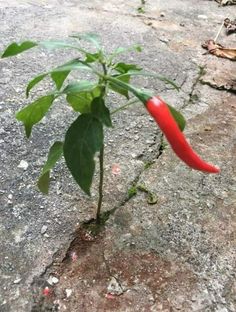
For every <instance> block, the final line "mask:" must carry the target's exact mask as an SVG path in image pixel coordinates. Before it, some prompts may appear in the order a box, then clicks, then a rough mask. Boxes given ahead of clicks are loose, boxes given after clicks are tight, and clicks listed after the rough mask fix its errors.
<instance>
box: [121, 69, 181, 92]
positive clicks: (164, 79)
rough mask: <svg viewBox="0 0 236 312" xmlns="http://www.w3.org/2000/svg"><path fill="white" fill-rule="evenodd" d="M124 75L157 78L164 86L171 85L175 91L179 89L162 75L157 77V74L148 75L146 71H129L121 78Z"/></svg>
mask: <svg viewBox="0 0 236 312" xmlns="http://www.w3.org/2000/svg"><path fill="white" fill-rule="evenodd" d="M126 75H129V76H145V77H153V78H157V79H159V80H161V81H163V82H165V83H166V84H169V85H171V86H172V87H174V89H176V90H177V91H179V90H180V87H178V86H177V85H176V84H175V83H174V82H173V81H172V80H170V79H168V78H166V77H164V76H162V75H159V74H155V73H150V72H147V71H137V70H136V71H132V70H130V71H129V72H128V73H127V74H123V75H122V76H126Z"/></svg>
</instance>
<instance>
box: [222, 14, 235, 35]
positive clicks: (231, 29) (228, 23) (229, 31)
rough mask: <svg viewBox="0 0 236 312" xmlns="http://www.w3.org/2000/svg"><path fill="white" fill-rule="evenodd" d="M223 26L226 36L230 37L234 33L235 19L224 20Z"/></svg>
mask: <svg viewBox="0 0 236 312" xmlns="http://www.w3.org/2000/svg"><path fill="white" fill-rule="evenodd" d="M224 26H225V27H226V34H227V35H231V34H232V33H234V32H236V19H235V20H234V21H231V20H230V19H229V18H226V19H225V20H224Z"/></svg>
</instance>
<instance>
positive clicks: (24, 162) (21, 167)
mask: <svg viewBox="0 0 236 312" xmlns="http://www.w3.org/2000/svg"><path fill="white" fill-rule="evenodd" d="M28 166H29V164H28V163H27V161H25V160H21V161H20V163H19V165H18V166H17V167H18V168H20V169H24V170H26V169H27V168H28Z"/></svg>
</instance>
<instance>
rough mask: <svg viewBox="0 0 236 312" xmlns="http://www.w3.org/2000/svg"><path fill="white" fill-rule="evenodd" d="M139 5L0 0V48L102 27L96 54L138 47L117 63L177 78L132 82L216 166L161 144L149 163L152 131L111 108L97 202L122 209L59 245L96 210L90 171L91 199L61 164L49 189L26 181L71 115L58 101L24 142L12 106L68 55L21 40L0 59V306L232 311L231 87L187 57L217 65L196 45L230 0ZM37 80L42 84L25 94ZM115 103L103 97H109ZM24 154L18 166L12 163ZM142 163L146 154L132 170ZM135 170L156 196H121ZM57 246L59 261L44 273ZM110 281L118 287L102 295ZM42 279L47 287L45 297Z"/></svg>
mask: <svg viewBox="0 0 236 312" xmlns="http://www.w3.org/2000/svg"><path fill="white" fill-rule="evenodd" d="M139 5H140V1H138V0H136V1H132V2H127V1H123V0H120V1H117V0H116V1H115V0H111V1H98V0H91V1H89V2H84V1H75V0H64V1H60V0H52V1H41V0H31V1H26V0H20V1H15V0H11V1H8V2H6V1H2V0H0V29H1V38H0V50H2V49H3V48H4V46H6V45H7V44H8V43H9V42H10V41H13V40H14V41H19V40H23V39H35V40H41V39H48V38H55V37H56V38H63V37H65V36H67V35H68V34H71V33H72V32H73V31H96V32H98V33H100V34H101V36H102V38H103V44H104V47H106V48H107V49H108V50H112V49H113V48H115V47H117V46H120V45H122V46H128V45H131V44H134V43H140V44H141V45H143V46H144V47H145V49H144V51H143V53H141V54H138V55H137V56H136V55H134V54H131V55H130V56H126V60H127V61H130V62H132V61H134V60H135V61H136V60H137V62H140V64H141V65H142V66H143V67H144V68H146V69H148V70H151V71H154V72H158V73H162V74H163V75H166V76H168V77H170V78H172V79H175V80H176V82H177V83H178V84H180V85H182V89H181V91H180V92H179V93H176V92H175V91H173V90H169V89H168V88H167V87H166V86H165V85H163V84H162V83H161V82H158V81H156V80H153V79H143V78H142V79H140V78H139V79H137V80H136V82H137V84H140V85H142V86H144V87H147V88H149V89H154V90H157V93H158V94H160V95H161V96H163V97H164V98H165V99H166V100H167V101H168V102H170V103H171V104H172V105H174V106H175V107H177V108H180V109H181V110H182V112H183V113H184V115H185V116H186V117H187V119H188V126H187V129H186V131H185V132H186V135H187V136H188V138H189V139H190V141H191V143H192V144H193V146H194V147H195V148H196V150H197V151H198V152H199V153H200V154H201V155H202V157H203V158H204V159H206V160H208V161H211V162H212V163H214V164H217V165H218V166H220V168H221V173H220V175H204V174H202V173H199V172H193V171H192V170H190V169H188V168H186V167H185V166H184V165H183V164H182V163H181V162H180V161H179V160H178V159H177V158H176V157H175V155H173V153H172V151H171V150H170V148H169V147H167V148H166V149H165V150H164V152H163V154H162V155H161V156H160V157H159V158H158V159H156V156H157V155H158V153H159V151H158V148H159V143H160V132H159V131H158V130H157V128H156V125H155V124H154V122H152V121H151V120H150V118H149V116H148V115H147V114H146V112H145V110H144V108H143V107H142V106H140V105H137V106H134V107H133V108H132V109H129V110H127V111H124V112H122V113H119V114H117V115H116V116H115V117H114V125H115V128H114V129H113V130H112V131H109V132H108V133H107V137H106V150H107V151H106V183H105V197H104V200H105V202H104V209H112V208H114V207H119V206H120V207H119V209H117V210H116V212H115V214H114V215H113V216H112V217H110V220H109V222H108V224H107V226H106V228H105V230H104V231H103V232H102V233H100V234H99V235H98V237H97V238H95V239H93V238H92V237H90V236H88V235H87V233H83V231H82V230H79V231H78V232H76V233H77V239H76V240H75V241H74V243H73V244H72V245H71V246H70V248H69V250H68V252H67V248H68V247H69V245H70V242H71V239H72V236H73V235H72V234H73V233H74V231H75V230H76V228H77V227H78V225H79V223H80V222H82V221H84V220H88V219H90V218H92V217H93V216H94V212H95V207H96V181H97V178H96V179H95V185H94V188H93V196H92V200H89V199H87V197H86V196H84V195H83V194H82V193H81V192H80V191H79V190H78V188H77V186H76V185H75V183H74V182H73V180H72V179H71V177H70V176H69V174H68V172H67V170H66V168H65V166H64V165H63V164H62V163H60V164H59V165H58V167H57V168H56V170H55V171H54V173H53V181H52V187H51V194H50V196H48V197H45V196H43V195H41V194H39V193H38V191H37V190H36V187H35V181H36V179H37V176H38V174H39V173H40V170H41V166H42V164H43V162H44V160H45V158H46V153H47V151H48V149H49V146H50V144H51V143H52V142H53V141H54V140H56V139H57V140H58V139H61V138H62V137H63V134H64V131H63V127H62V126H65V125H67V124H68V123H69V121H71V120H73V118H74V117H75V116H74V114H73V113H72V112H71V110H70V109H68V108H67V107H66V106H65V105H63V103H57V104H58V105H55V106H54V108H53V110H52V111H51V112H50V114H49V116H48V117H47V119H46V120H44V122H43V123H42V124H41V125H38V126H36V127H35V129H34V130H33V135H32V138H31V139H30V140H29V141H26V140H25V139H24V134H23V129H22V127H21V126H20V125H19V124H18V123H17V122H16V121H15V119H14V113H15V112H16V111H17V110H18V109H19V108H20V107H22V106H23V105H24V104H25V96H24V87H25V84H26V83H27V82H28V81H29V80H30V79H31V78H32V77H33V75H34V74H36V73H38V72H44V71H46V70H47V69H49V68H51V67H52V66H55V65H56V64H60V63H63V62H65V61H66V60H68V59H69V58H70V57H72V55H68V52H67V51H60V52H58V54H57V56H56V57H55V56H53V54H52V53H47V52H46V51H42V50H35V51H34V50H32V52H26V53H25V54H22V55H21V56H19V57H17V58H12V59H9V60H0V72H1V77H0V124H1V126H0V127H1V129H0V144H1V163H2V167H1V176H0V183H1V185H0V210H1V211H0V218H1V222H0V234H1V243H0V250H1V253H0V262H1V263H0V270H1V275H0V279H1V286H0V290H1V291H0V310H1V311H7V312H9V311H14V312H15V311H19V312H21V311H22V312H26V311H31V310H32V311H46V310H47V308H53V309H56V307H57V308H58V307H60V310H61V311H71V312H73V311H122V312H123V311H155V312H156V311H217V312H219V311H224V312H225V311H230V312H233V311H235V310H236V308H235V306H236V302H235V297H236V293H235V289H236V286H235V273H236V272H235V260H236V254H235V227H236V220H235V209H236V198H235V194H236V189H235V188H236V187H235V185H236V183H235V182H236V181H235V171H236V169H235V163H236V159H235V155H236V154H235V151H236V148H235V143H236V141H235V139H236V137H235V133H236V129H235V127H236V120H235V119H236V106H235V95H234V94H231V93H227V92H225V91H219V90H216V89H213V88H210V87H209V86H208V85H201V84H199V81H198V80H199V79H200V78H201V77H200V75H199V68H198V66H204V65H206V69H209V68H214V66H213V64H214V60H215V63H218V62H219V61H218V59H217V58H216V57H214V56H212V55H203V53H204V50H202V48H201V43H202V42H204V41H205V40H207V39H210V38H214V37H215V34H216V32H217V30H218V27H219V26H220V24H221V22H222V20H223V19H224V18H225V17H230V18H233V17H234V16H233V15H232V14H233V11H232V7H223V8H219V7H218V6H217V3H216V2H215V1H194V0H188V1H187V0H173V1H160V0H158V1H157V0H155V1H154V0H153V1H151V0H150V1H148V2H147V4H146V7H145V11H146V12H145V13H144V14H138V13H137V7H138V6H139ZM203 17H204V18H203ZM221 38H222V42H221V43H223V44H224V45H225V46H229V41H228V40H229V38H230V44H231V45H232V44H233V43H234V44H235V39H234V37H227V38H226V37H224V36H223V33H222V36H221V37H220V39H221ZM220 62H221V64H222V66H224V64H229V63H228V62H229V61H227V60H225V61H223V60H221V61H220ZM225 66H226V65H225ZM227 66H228V65H227ZM217 68H218V72H217V73H219V66H218V67H217ZM222 72H225V70H223V69H222ZM208 75H209V72H208ZM218 76H219V75H218ZM203 79H204V78H203ZM48 86H50V82H49V81H47V82H45V84H42V85H41V86H40V87H39V89H38V90H37V92H36V93H34V95H38V94H41V92H42V91H43V90H44V88H45V87H48ZM119 101H120V100H119V98H118V97H112V98H111V106H112V107H117V106H118V105H119V104H120V103H119ZM63 116H65V117H63ZM45 121H50V123H49V124H46V123H45ZM153 143H155V144H153ZM22 160H24V162H26V163H27V164H28V166H27V168H26V166H24V168H23V169H22V168H19V167H18V166H19V164H20V163H21V161H22ZM149 161H154V164H152V165H151V166H150V167H149V168H148V169H147V170H144V168H145V164H147V163H148V162H149ZM114 166H116V168H119V170H116V173H117V174H114ZM21 167H22V166H21ZM112 170H113V173H112ZM136 180H138V181H137V184H138V185H144V186H145V187H146V189H147V190H148V191H149V192H152V193H153V194H155V196H157V198H158V201H157V203H156V204H155V205H149V204H148V203H147V194H146V193H145V192H140V191H138V194H137V196H135V197H133V198H132V199H130V200H129V201H127V202H126V203H124V201H125V200H127V192H128V189H129V187H130V186H131V184H132V183H133V182H134V181H136ZM121 203H124V205H122V206H121ZM42 229H43V231H42ZM45 229H46V231H45ZM42 232H43V233H42ZM73 237H74V236H73ZM58 251H59V252H58ZM66 253H67V257H65V259H64V261H63V262H62V263H61V260H62V259H63V257H64V255H65V254H66ZM55 254H56V255H57V257H56V259H57V262H55V261H54V263H53V265H52V266H51V267H49V269H48V270H47V271H46V272H44V271H45V269H46V267H47V266H50V264H51V263H52V261H53V258H54V257H55ZM56 264H57V265H56ZM50 276H53V277H54V281H58V282H57V283H53V286H51V285H50V284H49V285H48V284H47V281H48V279H49V278H50ZM112 279H115V281H116V284H115V286H114V288H115V289H116V290H117V292H116V294H115V293H111V294H110V293H109V290H110V289H111V287H109V285H110V283H111V280H112ZM46 286H50V288H49V291H50V292H49V296H44V297H43V296H42V294H43V289H44V287H46ZM118 290H119V291H118ZM121 290H123V293H122V291H121ZM45 293H46V292H45ZM118 294H119V296H118ZM32 307H33V308H32Z"/></svg>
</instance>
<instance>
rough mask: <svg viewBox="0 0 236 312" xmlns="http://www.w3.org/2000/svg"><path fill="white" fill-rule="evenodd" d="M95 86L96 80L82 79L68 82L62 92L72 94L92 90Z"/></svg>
mask: <svg viewBox="0 0 236 312" xmlns="http://www.w3.org/2000/svg"><path fill="white" fill-rule="evenodd" d="M95 86H96V84H95V83H94V82H91V81H87V80H81V81H78V82H72V83H70V84H68V85H67V86H66V87H65V89H64V90H63V91H62V92H63V93H65V94H70V93H78V92H82V91H91V90H92V89H94V87H95Z"/></svg>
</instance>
